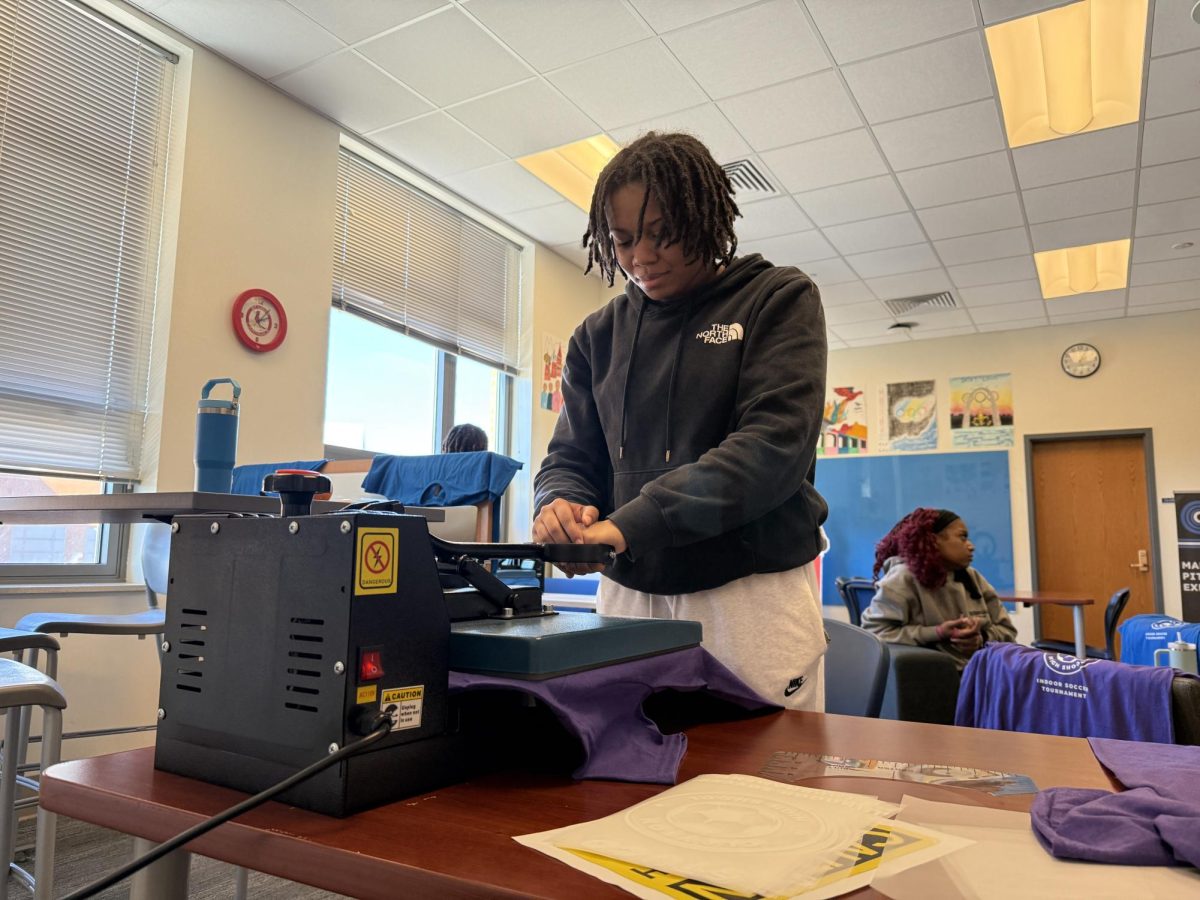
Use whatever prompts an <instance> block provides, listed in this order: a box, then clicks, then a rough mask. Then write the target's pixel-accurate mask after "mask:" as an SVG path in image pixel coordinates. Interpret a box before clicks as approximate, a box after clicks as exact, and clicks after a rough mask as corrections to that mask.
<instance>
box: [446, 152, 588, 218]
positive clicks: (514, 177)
mask: <svg viewBox="0 0 1200 900" xmlns="http://www.w3.org/2000/svg"><path fill="white" fill-rule="evenodd" d="M446 184H447V186H449V187H450V188H451V189H452V190H454V191H455V192H456V193H459V194H461V195H462V196H464V197H466V198H467V199H468V200H470V201H471V202H472V203H476V204H478V205H479V206H482V207H483V208H484V209H486V210H490V211H491V212H493V213H496V214H497V215H503V214H505V213H510V212H516V211H517V210H521V209H533V208H535V207H538V206H549V205H550V204H551V203H557V202H559V201H560V200H562V196H561V195H560V194H559V193H558V191H556V190H554V189H553V188H551V187H550V186H549V185H547V184H546V183H545V182H543V181H541V180H540V179H538V178H535V177H534V176H532V175H530V174H529V173H528V172H526V171H525V170H524V169H523V168H521V167H520V166H519V165H517V164H516V163H515V162H505V163H500V164H499V165H498V166H488V167H486V168H483V169H475V170H474V171H473V172H463V173H461V174H459V175H451V176H449V177H448V178H447V179H446ZM579 233H580V235H582V234H583V232H582V231H581V232H579Z"/></svg>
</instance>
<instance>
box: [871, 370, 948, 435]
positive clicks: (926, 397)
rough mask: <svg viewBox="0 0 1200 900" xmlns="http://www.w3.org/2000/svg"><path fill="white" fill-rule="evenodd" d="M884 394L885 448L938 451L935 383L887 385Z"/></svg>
mask: <svg viewBox="0 0 1200 900" xmlns="http://www.w3.org/2000/svg"><path fill="white" fill-rule="evenodd" d="M881 395H882V396H881V397H880V400H881V401H882V404H881V405H882V406H883V409H884V413H883V420H884V428H883V440H882V441H881V442H880V443H881V445H882V449H884V450H936V449H937V437H938V429H937V392H936V390H935V389H934V382H933V381H932V380H930V381H900V382H896V383H894V384H888V385H885V386H884V388H883V390H882V391H881Z"/></svg>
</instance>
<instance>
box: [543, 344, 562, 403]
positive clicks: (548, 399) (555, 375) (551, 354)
mask: <svg viewBox="0 0 1200 900" xmlns="http://www.w3.org/2000/svg"><path fill="white" fill-rule="evenodd" d="M565 356H566V349H565V348H564V347H563V342H562V339H561V338H556V337H551V336H550V335H548V334H546V335H542V389H541V392H540V393H539V395H538V406H540V407H541V408H542V409H548V410H550V411H551V412H558V411H559V410H560V409H562V402H563V401H562V370H563V358H564V357H565Z"/></svg>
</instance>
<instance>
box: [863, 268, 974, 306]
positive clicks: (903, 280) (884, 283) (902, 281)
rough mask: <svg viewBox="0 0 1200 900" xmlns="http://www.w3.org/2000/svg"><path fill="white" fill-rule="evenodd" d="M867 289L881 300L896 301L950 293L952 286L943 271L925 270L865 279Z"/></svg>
mask: <svg viewBox="0 0 1200 900" xmlns="http://www.w3.org/2000/svg"><path fill="white" fill-rule="evenodd" d="M866 282H867V287H869V288H870V289H871V290H872V292H873V293H874V294H875V296H876V297H878V298H879V299H881V300H896V299H898V298H900V297H915V296H917V295H919V294H937V293H939V292H941V291H952V290H954V285H952V284H951V283H950V279H949V278H947V277H946V272H945V270H944V269H940V268H939V269H927V270H926V271H924V272H909V273H907V274H905V275H888V276H886V277H884V278H868V279H866Z"/></svg>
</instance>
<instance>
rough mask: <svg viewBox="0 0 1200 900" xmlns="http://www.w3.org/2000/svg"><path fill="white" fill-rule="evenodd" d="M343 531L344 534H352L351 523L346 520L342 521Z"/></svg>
mask: <svg viewBox="0 0 1200 900" xmlns="http://www.w3.org/2000/svg"><path fill="white" fill-rule="evenodd" d="M341 529H342V534H349V533H350V523H349V522H347V521H346V520H345V519H342V525H341Z"/></svg>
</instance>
